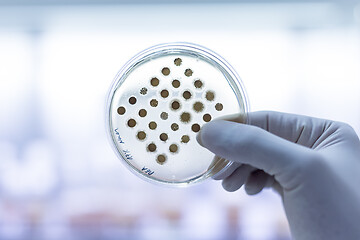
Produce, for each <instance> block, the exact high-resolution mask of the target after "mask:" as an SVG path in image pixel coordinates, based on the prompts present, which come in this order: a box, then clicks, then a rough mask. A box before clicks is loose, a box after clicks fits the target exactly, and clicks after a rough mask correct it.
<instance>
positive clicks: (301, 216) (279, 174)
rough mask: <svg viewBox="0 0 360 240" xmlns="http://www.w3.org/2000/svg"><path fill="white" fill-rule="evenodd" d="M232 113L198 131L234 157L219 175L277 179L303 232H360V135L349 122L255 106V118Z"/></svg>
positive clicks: (266, 182)
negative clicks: (261, 109)
mask: <svg viewBox="0 0 360 240" xmlns="http://www.w3.org/2000/svg"><path fill="white" fill-rule="evenodd" d="M228 120H229V121H226V120H214V121H212V122H210V123H207V124H205V125H204V126H203V127H202V130H201V131H200V132H199V134H198V136H197V138H198V141H199V143H200V144H201V145H202V146H203V147H205V148H207V149H209V150H210V151H212V152H213V153H215V154H216V155H217V156H219V157H221V158H225V159H228V160H230V161H233V162H234V164H233V166H232V167H230V168H229V169H227V170H226V171H225V172H222V173H221V174H220V175H217V176H215V177H214V178H215V179H223V187H224V188H225V189H226V190H228V191H235V190H237V189H239V188H240V187H241V186H242V185H243V184H245V190H246V191H247V193H248V194H256V193H258V192H260V191H261V190H262V189H263V188H264V187H266V186H271V187H273V188H274V189H275V190H277V191H278V192H279V193H280V195H281V197H282V200H283V205H284V208H285V212H286V215H287V218H288V221H289V225H290V229H291V233H292V235H293V237H294V238H295V239H306V240H311V239H316V240H319V239H339V240H340V239H341V240H343V239H344V240H345V239H346V240H352V239H354V240H359V239H360V142H359V138H358V137H357V135H356V133H355V132H354V130H353V129H352V128H351V127H350V126H349V125H347V124H345V123H340V122H333V121H329V120H323V119H317V118H311V117H306V116H298V115H293V114H286V113H278V112H253V113H250V114H249V116H248V124H249V125H246V124H241V123H238V122H236V121H237V119H236V118H234V117H229V119H228ZM238 120H241V119H238Z"/></svg>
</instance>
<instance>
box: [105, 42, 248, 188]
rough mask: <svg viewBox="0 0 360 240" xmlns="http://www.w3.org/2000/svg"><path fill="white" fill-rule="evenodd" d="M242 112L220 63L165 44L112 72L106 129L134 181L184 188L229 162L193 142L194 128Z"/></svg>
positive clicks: (243, 103)
mask: <svg viewBox="0 0 360 240" xmlns="http://www.w3.org/2000/svg"><path fill="white" fill-rule="evenodd" d="M248 111H249V107H248V101H247V97H246V93H245V89H244V87H243V85H242V82H241V80H240V78H239V77H238V75H237V74H236V72H235V71H234V70H233V69H232V67H231V66H230V65H229V64H228V63H227V62H226V61H225V60H224V59H223V58H221V57H220V56H219V55H217V54H216V53H214V52H212V51H211V50H209V49H206V48H204V47H202V46H199V45H195V44H190V43H168V44H161V45H156V46H154V47H151V48H148V49H146V50H144V51H142V52H140V53H139V54H138V55H136V56H135V57H133V58H132V59H131V60H130V61H129V62H128V63H127V64H125V66H124V67H123V68H122V69H121V70H120V72H119V73H118V74H117V76H116V78H115V80H114V82H113V84H112V87H111V89H110V92H109V96H108V101H107V127H108V132H109V136H110V139H111V142H112V145H113V147H114V150H115V152H116V153H117V155H118V157H119V158H120V159H122V161H123V163H124V164H125V165H126V166H127V167H128V168H129V169H130V170H131V171H132V172H134V173H135V174H136V175H137V176H140V177H142V178H144V179H145V180H148V181H150V182H154V183H160V184H165V185H170V186H187V185H190V184H192V183H196V182H200V181H202V180H204V179H206V178H208V177H210V176H212V175H214V174H216V173H217V172H219V171H221V170H223V169H226V168H228V167H229V166H230V165H231V164H232V163H231V162H229V161H227V160H225V159H221V160H216V161H214V154H213V153H211V152H210V151H208V150H207V149H205V148H203V147H201V146H200V145H199V144H198V143H197V141H196V134H197V132H199V131H200V129H201V126H202V125H203V124H205V123H207V122H209V121H211V120H212V119H214V118H217V117H221V116H223V115H228V114H235V113H237V114H239V113H240V114H244V115H246V113H247V112H248ZM214 141H217V139H214Z"/></svg>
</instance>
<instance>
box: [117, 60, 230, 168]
mask: <svg viewBox="0 0 360 240" xmlns="http://www.w3.org/2000/svg"><path fill="white" fill-rule="evenodd" d="M182 64H183V59H182V58H180V57H174V58H173V59H172V61H169V62H168V64H167V65H166V66H163V67H162V68H160V69H159V73H158V74H156V76H153V75H150V76H147V78H148V80H147V81H145V84H143V85H140V86H139V88H138V89H136V90H135V91H134V92H132V93H130V94H129V97H127V98H126V100H127V102H128V103H126V104H123V103H122V104H119V105H118V106H117V109H116V111H117V114H118V116H119V117H120V118H121V121H120V123H121V125H122V126H121V125H120V127H124V128H129V129H131V132H132V134H133V136H135V138H136V140H137V141H139V143H141V144H139V147H144V148H145V149H146V151H147V152H148V153H150V154H151V155H152V156H153V157H152V159H153V161H156V163H157V164H159V165H165V164H167V163H168V161H171V156H172V155H174V154H179V153H180V152H181V147H182V145H186V144H192V141H195V142H196V139H195V138H194V136H195V135H194V134H192V135H191V134H190V133H191V132H193V133H197V132H199V131H200V129H201V126H202V125H203V124H205V123H207V122H210V121H211V120H212V118H213V117H214V116H212V114H211V113H213V112H219V113H220V112H221V111H222V110H223V109H224V106H223V103H222V102H221V101H219V99H218V98H217V94H216V92H215V90H214V89H208V88H206V79H200V78H194V77H193V74H194V71H196V69H192V68H186V69H185V70H182V72H181V74H182V76H181V77H178V78H169V76H170V75H171V72H172V71H177V69H176V68H180V67H181V65H182ZM146 82H147V83H146ZM189 83H191V84H189ZM182 85H186V86H187V87H185V88H182ZM154 91H155V92H156V94H153V93H154ZM175 91H177V92H178V93H179V94H177V95H176V96H174V95H172V94H171V93H173V92H175ZM149 92H152V95H151V97H150V98H149V99H148V96H149ZM142 98H144V99H146V100H145V101H143V99H142ZM159 101H162V102H164V101H165V102H166V104H165V107H164V105H162V107H160V106H159ZM139 102H141V103H142V104H141V106H140V110H138V109H139V106H137V105H139ZM189 102H191V108H189V107H187V108H184V107H183V106H184V105H185V104H189ZM149 112H151V113H152V116H154V114H155V115H157V116H158V118H154V117H151V116H149ZM199 115H201V118H199ZM169 116H171V118H170V117H169ZM174 116H175V117H174ZM195 116H196V118H195ZM195 119H196V120H195ZM140 121H141V122H145V123H146V128H144V127H143V128H142V129H139V128H138V127H137V126H138V125H139V122H140ZM169 121H170V122H169ZM165 123H167V124H165ZM163 126H169V127H165V128H164V127H163ZM159 128H160V129H161V131H160V132H159V133H158V134H156V135H154V134H153V132H154V131H155V130H158V129H159ZM178 131H180V132H181V134H180V135H176V136H177V137H176V138H174V137H170V135H171V134H170V133H171V132H178ZM164 143H166V145H167V147H166V149H167V151H162V152H159V151H158V146H159V144H164ZM196 144H197V143H196Z"/></svg>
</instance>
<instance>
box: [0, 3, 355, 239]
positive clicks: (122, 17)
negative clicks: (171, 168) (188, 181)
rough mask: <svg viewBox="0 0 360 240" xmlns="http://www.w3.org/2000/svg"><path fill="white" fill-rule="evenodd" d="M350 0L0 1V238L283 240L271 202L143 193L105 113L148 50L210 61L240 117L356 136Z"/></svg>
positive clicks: (155, 190) (149, 188)
mask: <svg viewBox="0 0 360 240" xmlns="http://www.w3.org/2000/svg"><path fill="white" fill-rule="evenodd" d="M359 27H360V2H359V3H357V2H356V1H351V0H347V1H345V0H343V1H340V0H339V1H326V0H323V1H321V0H320V1H316V2H312V1H290V0H282V1H281V0H280V1H250V0H248V1H244V0H242V1H235V0H234V1H220V0H219V1H216V0H213V1H207V0H197V1H189V0H187V1H175V0H172V1H165V0H158V1H152V0H149V1H146V0H142V1H141V0H136V1H132V2H131V1H126V0H119V1H115V0H106V1H101V0H92V1H85V0H75V1H66V0H52V1H49V0H48V1H46V0H31V1H26V0H16V1H11V0H0V116H1V119H0V239H6V240H7V239H9V240H18V239H31V240H58V239H59V240H60V239H68V240H72V239H89V240H93V239H94V240H95V239H96V240H97V239H102V240H103V239H105V240H107V239H116V240H118V239H144V240H148V239H149V240H153V239H156V240H159V239H175V240H176V239H184V240H205V239H206V240H220V239H225V240H233V239H234V240H235V239H245V240H286V239H290V233H289V229H288V225H287V222H286V218H285V214H284V211H283V209H282V206H281V200H280V198H279V196H277V195H276V194H275V193H273V192H272V191H271V190H265V191H263V192H262V193H260V194H258V195H256V196H252V197H249V196H247V195H246V194H245V193H244V191H243V190H239V191H237V192H235V193H227V192H225V191H224V190H223V189H222V187H221V184H220V182H215V181H211V180H209V181H207V182H204V183H202V184H199V185H197V186H193V187H190V188H186V189H171V188H163V187H158V186H154V185H152V184H150V183H147V182H144V181H143V180H139V179H138V178H137V177H136V176H134V175H132V174H131V173H129V172H128V170H127V169H126V168H125V167H124V166H123V165H122V164H121V163H120V161H119V160H118V159H117V158H116V156H115V154H114V153H113V151H112V149H111V147H110V144H109V143H108V139H107V137H106V132H105V127H104V125H105V123H104V116H105V113H104V105H105V98H106V93H107V90H108V88H109V87H110V84H111V82H112V80H113V78H114V77H115V75H116V73H117V71H118V70H119V69H120V67H121V66H122V65H123V64H124V63H125V62H126V61H127V60H128V59H129V58H131V57H132V56H133V55H134V54H136V53H137V52H139V51H141V50H143V49H144V48H147V47H149V46H151V45H154V44H158V43H164V42H171V41H188V42H193V43H197V44H201V45H204V46H206V47H208V48H210V49H212V50H214V51H215V52H217V53H219V54H220V55H222V56H223V57H224V58H225V59H227V60H228V62H230V64H232V66H233V67H234V68H235V69H236V70H237V71H238V73H239V75H240V76H241V78H242V80H243V82H244V84H245V87H246V89H247V92H248V96H249V99H250V106H251V110H253V111H256V110H276V111H286V112H292V113H297V114H306V115H312V116H316V117H321V118H328V119H333V120H338V121H344V122H347V123H349V124H351V125H352V126H353V127H354V129H355V130H356V131H357V133H358V134H359V133H360V94H359V92H360V35H359V33H360V32H359V30H360V28H359Z"/></svg>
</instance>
